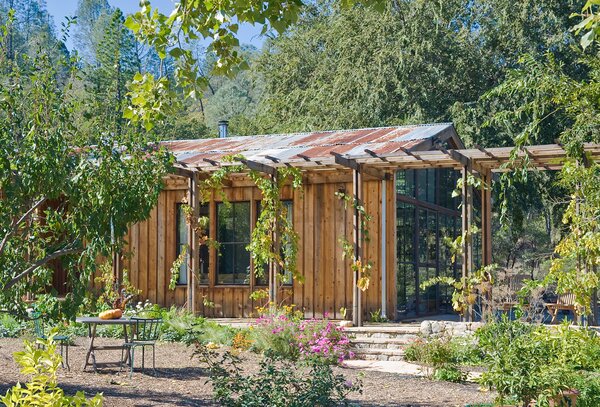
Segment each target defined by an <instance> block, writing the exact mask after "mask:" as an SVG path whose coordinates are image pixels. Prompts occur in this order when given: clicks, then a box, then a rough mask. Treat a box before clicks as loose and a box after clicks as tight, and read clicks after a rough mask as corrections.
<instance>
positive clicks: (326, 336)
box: [297, 319, 354, 363]
mask: <svg viewBox="0 0 600 407" xmlns="http://www.w3.org/2000/svg"><path fill="white" fill-rule="evenodd" d="M298 330H299V333H298V336H297V340H298V348H299V350H300V354H301V355H302V356H303V357H304V358H307V359H317V360H320V361H322V362H325V363H342V362H343V361H344V360H345V359H351V358H353V357H354V354H353V353H352V352H351V351H350V349H349V348H350V339H349V338H348V336H347V335H346V334H345V333H344V328H342V327H339V326H336V325H335V324H334V323H333V322H331V321H328V320H326V319H322V320H318V319H311V320H307V321H302V322H300V324H299V326H298Z"/></svg>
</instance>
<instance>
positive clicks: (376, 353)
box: [352, 348, 404, 360]
mask: <svg viewBox="0 0 600 407" xmlns="http://www.w3.org/2000/svg"><path fill="white" fill-rule="evenodd" d="M352 352H354V359H359V360H403V358H404V350H402V349H372V348H360V349H359V348H353V349H352Z"/></svg>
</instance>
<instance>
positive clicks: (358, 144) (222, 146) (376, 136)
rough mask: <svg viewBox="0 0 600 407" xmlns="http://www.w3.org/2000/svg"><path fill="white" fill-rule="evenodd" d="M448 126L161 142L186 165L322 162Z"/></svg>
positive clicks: (414, 139) (397, 144) (395, 148)
mask: <svg viewBox="0 0 600 407" xmlns="http://www.w3.org/2000/svg"><path fill="white" fill-rule="evenodd" d="M448 129H453V126H452V124H450V123H442V124H428V125H416V126H394V127H380V128H369V129H355V130H335V131H318V132H312V133H295V134H273V135H261V136H246V137H227V138H212V139H198V140H181V141H165V142H163V143H162V144H163V145H165V146H166V147H167V148H168V149H169V150H170V151H171V152H172V153H173V154H174V155H175V157H176V159H177V161H178V162H179V163H181V164H184V165H186V166H189V167H210V166H211V164H210V163H209V162H207V161H206V160H205V159H207V160H212V161H219V160H220V159H221V158H222V157H224V156H229V155H235V154H241V155H243V156H244V157H245V158H246V159H248V160H252V161H257V162H263V163H266V164H268V163H272V160H270V159H267V158H265V157H266V156H270V157H274V158H275V159H277V160H279V161H281V162H284V163H285V162H289V163H291V162H295V161H302V160H304V158H303V157H307V158H309V159H311V160H312V161H320V162H325V163H326V162H331V161H333V156H332V154H331V153H338V154H343V155H344V156H346V157H348V158H355V157H356V158H358V157H365V156H368V154H367V153H366V152H365V150H370V151H373V152H375V153H376V154H390V153H394V152H399V151H401V149H402V148H406V149H411V148H415V147H417V146H418V145H420V144H421V143H423V142H425V141H426V140H428V139H432V138H434V137H436V136H437V135H440V134H441V133H442V132H445V131H446V130H448Z"/></svg>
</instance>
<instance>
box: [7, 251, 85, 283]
mask: <svg viewBox="0 0 600 407" xmlns="http://www.w3.org/2000/svg"><path fill="white" fill-rule="evenodd" d="M81 251H83V249H82V248H70V249H62V250H58V251H56V252H54V253H52V254H50V255H48V256H46V257H44V258H43V259H40V260H38V261H36V262H35V263H33V264H32V265H31V266H29V267H28V268H26V269H25V270H24V271H23V272H21V273H19V274H17V275H16V276H15V277H13V278H12V279H11V280H10V281H9V282H7V283H6V284H5V285H4V290H9V289H11V288H12V287H13V286H14V285H15V284H17V283H18V282H19V281H20V280H22V279H23V278H25V277H27V276H28V275H29V274H31V273H32V272H34V271H35V270H36V269H38V268H39V267H41V266H43V265H44V264H46V263H48V262H49V261H51V260H54V259H57V258H59V257H62V256H66V255H67V254H73V253H77V252H81Z"/></svg>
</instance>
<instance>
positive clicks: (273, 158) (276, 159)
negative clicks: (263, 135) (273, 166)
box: [265, 155, 281, 163]
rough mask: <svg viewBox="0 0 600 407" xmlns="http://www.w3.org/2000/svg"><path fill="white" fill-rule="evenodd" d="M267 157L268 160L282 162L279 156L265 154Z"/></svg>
mask: <svg viewBox="0 0 600 407" xmlns="http://www.w3.org/2000/svg"><path fill="white" fill-rule="evenodd" d="M265 158H266V159H267V160H271V161H273V162H274V163H279V162H281V160H280V159H279V158H277V157H273V156H272V155H265Z"/></svg>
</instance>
